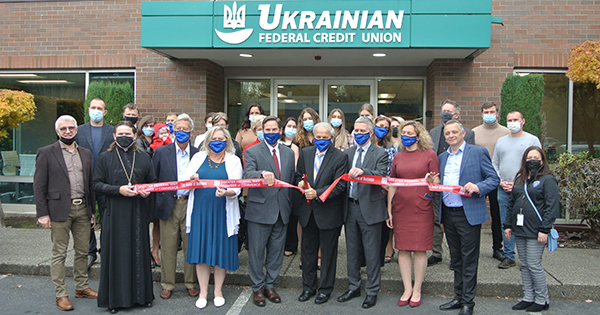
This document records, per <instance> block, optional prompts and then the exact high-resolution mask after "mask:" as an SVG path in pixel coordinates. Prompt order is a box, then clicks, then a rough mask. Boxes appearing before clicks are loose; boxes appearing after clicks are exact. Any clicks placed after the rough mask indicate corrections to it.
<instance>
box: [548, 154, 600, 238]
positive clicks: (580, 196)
mask: <svg viewBox="0 0 600 315" xmlns="http://www.w3.org/2000/svg"><path fill="white" fill-rule="evenodd" d="M554 176H555V177H556V179H557V180H558V189H559V193H560V201H561V204H562V205H563V207H564V208H565V211H567V212H568V217H569V218H575V219H581V222H582V223H587V224H588V225H589V226H590V228H591V229H592V233H593V234H595V235H598V234H600V159H596V158H593V157H590V156H589V155H588V154H587V152H582V153H578V154H573V153H564V154H562V155H561V156H560V157H559V158H558V159H557V160H556V164H555V169H554Z"/></svg>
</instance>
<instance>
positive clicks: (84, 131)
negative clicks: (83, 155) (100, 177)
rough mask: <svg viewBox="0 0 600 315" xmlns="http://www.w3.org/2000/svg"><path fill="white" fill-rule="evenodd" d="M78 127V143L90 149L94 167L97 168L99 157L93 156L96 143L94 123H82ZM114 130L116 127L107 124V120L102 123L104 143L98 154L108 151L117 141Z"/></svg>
mask: <svg viewBox="0 0 600 315" xmlns="http://www.w3.org/2000/svg"><path fill="white" fill-rule="evenodd" d="M77 129H78V130H77V140H76V141H77V144H78V145H80V146H82V147H84V148H86V149H88V150H90V152H91V153H92V158H93V167H94V168H95V167H96V162H97V161H98V157H97V156H93V155H94V145H93V144H92V125H90V123H85V124H83V125H80V126H79V127H78V128H77ZM114 130H115V127H113V126H111V125H109V124H107V123H106V122H105V123H104V124H103V125H102V136H101V138H100V141H101V143H102V145H101V146H100V152H98V155H100V153H102V152H105V151H107V150H108V147H110V145H111V144H112V143H113V142H114V141H115V140H114V139H113V133H114Z"/></svg>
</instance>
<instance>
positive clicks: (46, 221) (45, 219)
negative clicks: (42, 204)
mask: <svg viewBox="0 0 600 315" xmlns="http://www.w3.org/2000/svg"><path fill="white" fill-rule="evenodd" d="M38 223H39V224H40V225H41V226H42V227H44V228H46V229H49V228H51V227H52V222H51V221H50V216H49V215H45V216H42V217H39V218H38Z"/></svg>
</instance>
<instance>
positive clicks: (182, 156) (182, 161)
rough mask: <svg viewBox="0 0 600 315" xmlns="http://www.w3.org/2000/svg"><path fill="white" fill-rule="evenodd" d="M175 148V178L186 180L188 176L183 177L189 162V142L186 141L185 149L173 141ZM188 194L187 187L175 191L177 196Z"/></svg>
mask: <svg viewBox="0 0 600 315" xmlns="http://www.w3.org/2000/svg"><path fill="white" fill-rule="evenodd" d="M175 150H176V151H175V152H176V153H177V154H176V156H177V180H178V181H182V180H188V179H189V178H185V172H186V171H187V168H188V164H190V143H189V142H188V144H187V146H186V147H185V150H181V148H180V147H179V145H178V144H177V142H175ZM189 194H190V190H189V189H180V190H178V191H177V196H187V195H189Z"/></svg>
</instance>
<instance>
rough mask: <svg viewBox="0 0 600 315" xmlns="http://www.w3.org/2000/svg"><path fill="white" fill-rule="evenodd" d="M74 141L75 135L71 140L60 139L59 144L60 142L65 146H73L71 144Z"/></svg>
mask: <svg viewBox="0 0 600 315" xmlns="http://www.w3.org/2000/svg"><path fill="white" fill-rule="evenodd" d="M75 140H77V135H75V136H74V137H73V138H71V139H66V138H63V137H60V142H62V143H64V144H66V145H71V144H73V142H75Z"/></svg>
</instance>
